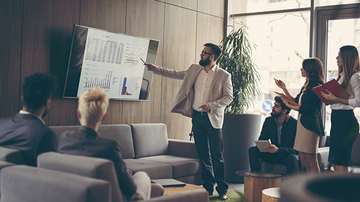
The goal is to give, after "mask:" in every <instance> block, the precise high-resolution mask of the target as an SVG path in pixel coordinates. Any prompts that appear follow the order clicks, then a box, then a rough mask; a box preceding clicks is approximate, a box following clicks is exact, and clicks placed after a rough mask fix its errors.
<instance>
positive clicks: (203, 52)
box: [201, 51, 212, 55]
mask: <svg viewBox="0 0 360 202" xmlns="http://www.w3.org/2000/svg"><path fill="white" fill-rule="evenodd" d="M206 54H208V55H212V53H207V52H205V51H201V55H206Z"/></svg>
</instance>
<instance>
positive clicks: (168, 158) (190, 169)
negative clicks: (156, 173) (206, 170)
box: [143, 155, 201, 178]
mask: <svg viewBox="0 0 360 202" xmlns="http://www.w3.org/2000/svg"><path fill="white" fill-rule="evenodd" d="M143 159H144V160H146V161H152V162H157V163H166V164H170V165H171V166H173V176H172V178H179V177H184V176H189V175H195V174H197V173H200V172H201V167H200V161H199V159H195V158H186V157H180V156H173V155H157V156H149V157H144V158H143Z"/></svg>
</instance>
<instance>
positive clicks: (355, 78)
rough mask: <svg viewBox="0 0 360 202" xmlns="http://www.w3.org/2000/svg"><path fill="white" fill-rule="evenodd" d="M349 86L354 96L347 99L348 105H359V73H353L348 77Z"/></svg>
mask: <svg viewBox="0 0 360 202" xmlns="http://www.w3.org/2000/svg"><path fill="white" fill-rule="evenodd" d="M350 86H351V89H352V92H353V93H354V97H352V98H350V99H349V105H350V106H352V107H360V74H359V73H354V74H353V75H352V76H351V78H350Z"/></svg>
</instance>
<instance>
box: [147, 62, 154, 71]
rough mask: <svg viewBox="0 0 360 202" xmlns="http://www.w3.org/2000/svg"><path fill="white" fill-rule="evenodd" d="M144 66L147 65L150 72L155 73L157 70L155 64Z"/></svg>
mask: <svg viewBox="0 0 360 202" xmlns="http://www.w3.org/2000/svg"><path fill="white" fill-rule="evenodd" d="M144 65H146V67H147V69H148V70H149V71H154V69H155V65H153V64H150V63H146V64H144Z"/></svg>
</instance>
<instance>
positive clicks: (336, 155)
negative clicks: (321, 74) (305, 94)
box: [321, 46, 360, 172]
mask: <svg viewBox="0 0 360 202" xmlns="http://www.w3.org/2000/svg"><path fill="white" fill-rule="evenodd" d="M336 60H337V65H338V78H337V79H336V80H337V81H338V82H339V84H340V85H341V86H342V87H343V88H344V89H345V90H346V91H347V92H348V93H349V94H350V97H349V98H346V99H344V98H340V97H336V96H335V95H334V94H332V93H331V92H329V91H328V90H327V92H322V93H321V95H322V96H323V97H324V98H326V99H327V100H329V101H331V102H332V103H333V104H332V105H331V109H332V112H331V130H330V153H329V162H330V163H332V165H333V167H334V170H335V172H348V166H350V163H351V162H350V158H351V151H352V146H353V144H354V141H355V140H356V138H357V136H358V134H359V123H358V121H357V119H356V117H355V115H354V112H353V109H354V108H355V107H359V106H360V72H359V70H360V66H359V53H358V51H357V49H356V48H355V47H354V46H343V47H341V48H340V51H339V54H338V56H337V57H336Z"/></svg>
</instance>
